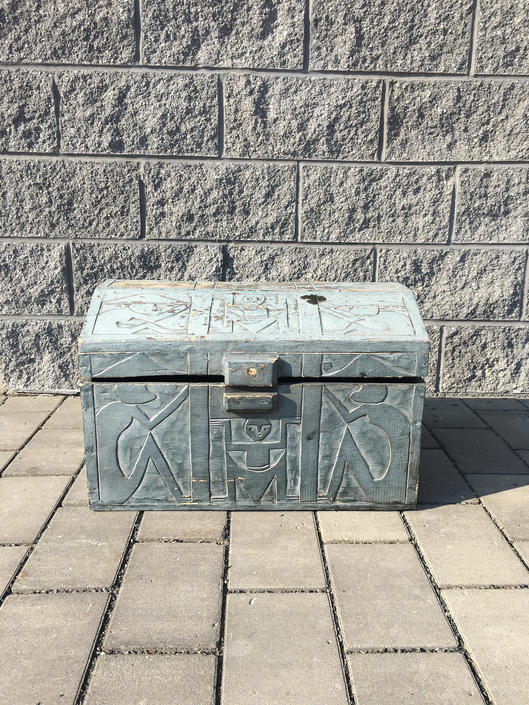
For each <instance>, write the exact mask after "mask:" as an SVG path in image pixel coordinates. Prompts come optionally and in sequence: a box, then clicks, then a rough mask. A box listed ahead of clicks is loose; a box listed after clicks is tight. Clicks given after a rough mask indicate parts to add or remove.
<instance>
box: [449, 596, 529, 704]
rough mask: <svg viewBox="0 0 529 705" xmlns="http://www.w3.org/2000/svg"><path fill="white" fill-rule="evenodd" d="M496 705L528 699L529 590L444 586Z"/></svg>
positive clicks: (456, 620)
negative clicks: (448, 587) (447, 587)
mask: <svg viewBox="0 0 529 705" xmlns="http://www.w3.org/2000/svg"><path fill="white" fill-rule="evenodd" d="M443 597H444V598H445V600H446V602H447V604H448V608H449V610H450V612H451V614H452V616H453V617H454V619H455V622H456V624H457V626H458V627H459V629H460V631H461V632H462V635H463V640H464V641H465V643H466V645H467V647H468V649H469V651H470V654H471V656H472V657H473V659H474V661H475V662H476V664H477V668H478V671H479V674H480V676H481V677H482V678H483V681H484V683H485V686H486V687H487V689H488V690H489V692H490V693H491V695H492V698H493V700H494V703H495V705H526V703H527V702H528V700H529V591H528V590H443Z"/></svg>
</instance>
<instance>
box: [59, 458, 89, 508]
mask: <svg viewBox="0 0 529 705" xmlns="http://www.w3.org/2000/svg"><path fill="white" fill-rule="evenodd" d="M62 506H63V507H88V481H87V479H86V467H84V466H83V468H82V469H81V472H80V473H79V475H78V476H77V477H76V479H75V480H74V483H73V485H72V486H71V487H70V489H69V490H68V494H67V495H66V497H65V498H64V499H63V501H62Z"/></svg>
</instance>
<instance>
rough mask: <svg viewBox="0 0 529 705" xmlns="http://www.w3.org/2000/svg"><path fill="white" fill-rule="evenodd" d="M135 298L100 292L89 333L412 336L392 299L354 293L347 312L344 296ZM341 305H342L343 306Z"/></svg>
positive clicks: (201, 292) (288, 293) (217, 293)
mask: <svg viewBox="0 0 529 705" xmlns="http://www.w3.org/2000/svg"><path fill="white" fill-rule="evenodd" d="M162 291H163V293H162V292H161V291H156V290H154V289H144V290H140V291H138V292H135V293H134V295H132V294H131V292H130V291H127V290H125V291H123V290H120V289H106V290H104V298H103V301H102V302H101V305H100V307H99V310H98V311H97V314H96V315H95V319H94V322H93V325H92V329H91V331H90V333H91V334H93V335H99V334H102V335H105V336H109V335H110V336H118V335H120V336H122V337H123V336H124V335H127V336H130V337H132V338H136V337H137V338H145V337H149V336H150V337H154V338H166V337H176V338H177V337H185V336H189V335H191V336H194V335H197V336H198V335H206V336H208V337H210V338H218V337H220V338H222V337H223V336H238V335H239V336H246V337H251V338H257V339H259V338H270V337H272V338H277V337H278V336H281V337H286V338H292V337H295V336H299V335H300V334H307V335H315V336H316V337H317V339H322V338H323V339H325V337H327V336H329V335H339V336H341V337H342V336H343V337H351V336H359V335H360V336H363V335H369V336H371V335H375V336H378V337H379V338H380V337H381V338H385V337H388V336H391V335H395V331H398V333H399V334H400V335H405V336H410V335H414V332H415V330H414V327H413V323H412V320H411V316H410V311H409V310H408V307H407V305H406V301H405V299H404V297H403V296H402V295H399V294H398V293H397V292H394V291H386V292H379V293H377V295H376V296H374V295H373V293H372V292H371V293H370V292H364V293H362V292H357V293H356V294H355V296H354V299H351V298H349V301H351V303H350V304H348V303H345V304H344V295H343V294H342V293H340V292H336V291H332V290H331V291H324V294H325V295H316V294H304V293H303V290H301V291H297V290H278V291H275V292H274V291H266V292H261V291H251V290H246V291H245V292H244V293H239V292H237V291H231V292H230V291H222V290H214V289H210V290H207V289H196V290H186V291H183V290H175V291H173V292H171V291H169V290H162ZM347 300H348V299H347V297H345V301H347Z"/></svg>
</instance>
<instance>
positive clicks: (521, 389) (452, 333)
mask: <svg viewBox="0 0 529 705" xmlns="http://www.w3.org/2000/svg"><path fill="white" fill-rule="evenodd" d="M528 346H529V329H527V328H525V327H511V326H507V325H506V326H481V325H476V326H465V327H457V326H445V345H444V365H443V374H442V378H441V392H442V393H443V394H451V395H452V396H457V395H458V394H461V392H462V390H465V393H466V394H480V395H487V394H497V393H498V390H500V389H501V391H502V393H503V394H504V395H506V396H507V395H508V396H510V395H512V394H527V393H529V356H528V355H527V349H528ZM513 370H516V374H515V375H513Z"/></svg>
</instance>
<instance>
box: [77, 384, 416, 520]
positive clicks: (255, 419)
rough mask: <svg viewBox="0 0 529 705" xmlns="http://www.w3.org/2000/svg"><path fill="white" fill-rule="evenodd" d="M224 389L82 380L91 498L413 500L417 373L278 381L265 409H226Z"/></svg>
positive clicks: (234, 504) (280, 504)
mask: <svg viewBox="0 0 529 705" xmlns="http://www.w3.org/2000/svg"><path fill="white" fill-rule="evenodd" d="M224 391H225V387H224V385H221V384H199V383H191V384H185V383H183V384H176V383H172V382H164V383H161V382H153V383H152V384H151V383H148V384H143V383H140V382H135V383H127V382H123V383H104V382H101V383H94V384H93V385H87V386H86V387H85V388H84V390H83V400H84V401H85V404H84V414H85V433H86V438H87V444H88V445H87V447H88V448H95V452H94V451H92V452H91V453H90V455H89V456H87V472H88V478H89V479H88V483H89V487H90V501H91V506H92V507H93V508H95V509H104V508H113V509H177V510H178V509H180V510H182V509H214V508H222V509H300V510H302V509H310V508H313V509H325V508H335V509H352V508H354V509H357V508H366V509H367V508H380V509H387V508H390V507H393V508H397V507H403V506H407V507H409V506H412V505H413V504H414V503H415V501H416V490H417V472H418V456H419V442H420V422H421V416H422V402H423V396H424V386H423V385H422V384H409V383H391V384H380V383H377V384H372V383H366V384H342V383H330V384H324V383H298V384H292V385H280V386H279V388H278V403H277V407H276V409H275V411H271V412H266V413H254V412H247V413H232V412H229V411H226V410H225V409H224V405H223V398H224ZM92 394H93V396H92ZM92 398H93V401H94V407H93V408H92V407H91V401H92ZM208 398H209V400H208ZM86 402H88V403H86ZM96 437H97V440H96Z"/></svg>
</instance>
